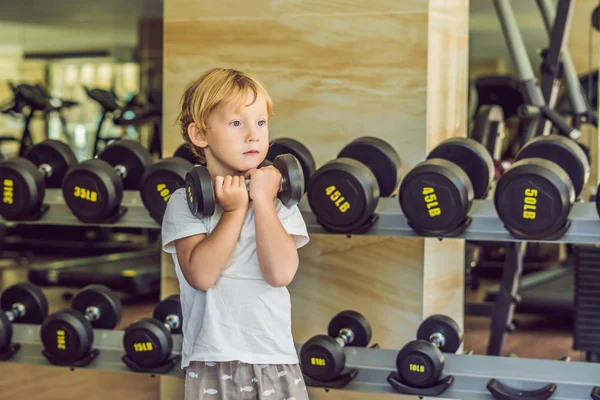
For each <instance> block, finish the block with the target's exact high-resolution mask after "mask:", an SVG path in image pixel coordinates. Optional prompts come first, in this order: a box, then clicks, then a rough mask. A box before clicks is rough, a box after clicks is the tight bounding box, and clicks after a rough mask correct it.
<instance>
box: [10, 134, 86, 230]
mask: <svg viewBox="0 0 600 400" xmlns="http://www.w3.org/2000/svg"><path fill="white" fill-rule="evenodd" d="M75 164H77V158H76V157H75V154H73V151H72V150H71V148H70V147H69V146H68V145H67V144H65V143H62V142H60V141H58V140H52V139H48V140H45V141H43V142H40V143H37V144H35V145H33V146H31V147H30V148H29V149H28V151H27V152H26V153H25V155H24V157H17V158H12V159H9V160H6V161H3V162H1V163H0V182H2V192H3V202H2V207H0V214H1V215H2V217H3V218H5V219H7V220H13V221H14V220H21V219H26V218H27V217H28V216H30V215H31V214H33V213H35V212H36V211H39V209H40V207H41V205H42V202H43V201H44V196H45V193H46V188H47V187H48V188H59V187H60V186H61V183H62V179H63V177H64V176H65V173H66V172H67V170H68V169H69V167H71V166H72V165H75Z"/></svg>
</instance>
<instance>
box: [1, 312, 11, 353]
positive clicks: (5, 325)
mask: <svg viewBox="0 0 600 400" xmlns="http://www.w3.org/2000/svg"><path fill="white" fill-rule="evenodd" d="M12 336H13V329H12V323H11V322H10V320H9V319H8V317H7V316H6V314H5V313H3V312H0V351H3V350H4V349H6V346H8V345H9V344H10V342H12Z"/></svg>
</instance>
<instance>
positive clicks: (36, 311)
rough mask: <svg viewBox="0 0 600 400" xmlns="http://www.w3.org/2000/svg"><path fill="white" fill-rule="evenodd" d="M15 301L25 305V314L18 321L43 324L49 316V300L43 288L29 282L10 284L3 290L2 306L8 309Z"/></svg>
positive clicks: (5, 309) (0, 305)
mask: <svg viewBox="0 0 600 400" xmlns="http://www.w3.org/2000/svg"><path fill="white" fill-rule="evenodd" d="M15 303H20V304H22V305H23V306H25V315H24V316H22V317H21V318H20V319H19V320H18V321H16V322H21V323H25V324H41V323H42V321H43V320H44V319H45V318H46V317H47V316H48V300H47V298H46V295H44V292H42V289H40V288H39V287H38V286H36V285H34V284H32V283H29V282H20V283H17V284H15V285H12V286H9V287H8V288H6V289H5V290H4V291H3V292H2V296H1V297H0V307H2V309H3V310H4V311H8V310H10V309H11V308H12V306H13V305H14V304H15Z"/></svg>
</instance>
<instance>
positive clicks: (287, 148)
mask: <svg viewBox="0 0 600 400" xmlns="http://www.w3.org/2000/svg"><path fill="white" fill-rule="evenodd" d="M288 153H289V154H291V155H293V156H294V157H296V158H297V159H298V161H299V162H300V165H301V166H302V173H303V174H304V188H305V189H306V188H308V182H309V181H310V177H311V176H312V174H314V173H315V170H316V169H317V164H316V162H315V159H314V157H313V155H312V153H311V152H310V150H309V149H308V147H306V146H305V145H304V144H302V143H301V142H299V141H297V140H296V139H292V138H277V139H275V140H272V141H271V143H270V144H269V151H268V153H267V159H268V160H271V161H273V160H274V159H275V157H277V156H278V155H280V154H288Z"/></svg>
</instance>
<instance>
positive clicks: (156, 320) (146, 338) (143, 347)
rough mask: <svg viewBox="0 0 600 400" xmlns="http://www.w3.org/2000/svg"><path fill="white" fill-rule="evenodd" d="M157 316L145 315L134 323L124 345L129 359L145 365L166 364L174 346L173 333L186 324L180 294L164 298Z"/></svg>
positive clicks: (124, 337) (127, 330) (150, 366)
mask: <svg viewBox="0 0 600 400" xmlns="http://www.w3.org/2000/svg"><path fill="white" fill-rule="evenodd" d="M152 317H153V318H142V319H140V320H138V321H136V322H134V323H133V324H131V325H130V326H129V327H128V328H127V329H126V330H125V335H124V336H123V347H124V348H125V354H126V356H127V357H128V358H129V360H131V361H133V362H134V363H135V364H137V365H139V366H140V367H143V368H156V367H159V366H161V365H163V364H164V363H165V362H166V361H167V359H168V358H169V356H170V355H171V350H172V349H173V336H172V335H173V334H180V333H181V327H182V316H181V303H180V299H179V295H178V294H176V295H172V296H169V297H167V298H166V299H164V300H163V301H161V302H160V303H159V304H158V306H156V308H155V309H154V313H153V315H152Z"/></svg>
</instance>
